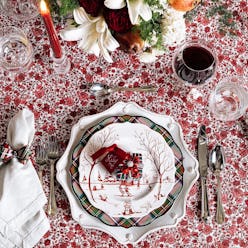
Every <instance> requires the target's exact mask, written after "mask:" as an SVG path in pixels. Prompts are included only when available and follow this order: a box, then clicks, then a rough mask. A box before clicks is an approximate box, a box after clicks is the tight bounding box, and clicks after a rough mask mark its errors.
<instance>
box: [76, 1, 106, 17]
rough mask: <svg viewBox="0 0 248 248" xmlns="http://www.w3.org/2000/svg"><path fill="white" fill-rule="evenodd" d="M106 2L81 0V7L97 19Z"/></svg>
mask: <svg viewBox="0 0 248 248" xmlns="http://www.w3.org/2000/svg"><path fill="white" fill-rule="evenodd" d="M103 2H104V0H79V5H80V6H81V7H83V8H84V9H85V11H86V12H87V13H88V14H90V15H92V16H94V17H96V16H98V15H99V13H100V12H101V9H102V8H103Z"/></svg>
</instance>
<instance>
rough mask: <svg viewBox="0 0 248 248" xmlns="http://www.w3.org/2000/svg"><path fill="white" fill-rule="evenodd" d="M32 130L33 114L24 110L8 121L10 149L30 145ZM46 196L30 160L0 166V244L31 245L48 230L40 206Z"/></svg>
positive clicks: (42, 205)
mask: <svg viewBox="0 0 248 248" xmlns="http://www.w3.org/2000/svg"><path fill="white" fill-rule="evenodd" d="M34 133H35V127H34V115H33V113H32V112H31V111H30V110H28V109H23V110H21V111H20V112H18V113H17V114H16V115H15V116H14V117H13V118H12V119H11V120H10V122H9V125H8V131H7V143H8V144H9V145H10V146H11V148H12V149H13V150H19V149H21V148H23V147H26V146H30V144H31V143H32V141H33V137H34ZM46 201H47V199H46V196H45V194H44V192H43V189H42V186H41V183H40V180H39V178H38V175H37V173H36V171H35V169H34V167H33V164H32V162H31V160H30V159H28V160H27V162H26V163H25V164H23V163H21V162H20V161H19V160H18V159H17V158H15V157H14V158H12V159H11V160H10V161H9V162H7V163H5V164H2V166H1V167H0V247H4V248H6V247H23V248H29V247H33V246H34V245H35V244H36V243H37V242H39V240H40V239H41V237H42V236H43V235H44V234H45V233H46V232H47V231H48V230H49V228H50V226H49V221H48V219H47V217H46V214H45V213H44V210H43V207H44V205H45V203H46Z"/></svg>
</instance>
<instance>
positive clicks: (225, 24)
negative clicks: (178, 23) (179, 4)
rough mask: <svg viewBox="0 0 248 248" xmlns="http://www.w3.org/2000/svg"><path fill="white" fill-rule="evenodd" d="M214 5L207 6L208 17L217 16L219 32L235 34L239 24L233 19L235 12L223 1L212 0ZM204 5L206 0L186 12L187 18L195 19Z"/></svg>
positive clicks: (189, 19)
mask: <svg viewBox="0 0 248 248" xmlns="http://www.w3.org/2000/svg"><path fill="white" fill-rule="evenodd" d="M211 2H212V6H211V7H209V8H207V12H206V17H207V18H213V17H216V18H217V19H218V23H219V27H218V29H219V32H220V33H222V34H230V35H234V34H235V30H236V29H237V27H236V26H237V25H236V23H235V21H234V20H233V12H232V11H231V10H229V9H228V8H227V6H226V5H225V4H223V1H220V0H211ZM201 6H204V1H203V0H202V1H201V3H200V4H199V5H198V6H197V7H196V8H194V9H193V10H191V11H188V12H187V13H186V14H185V19H186V20H188V21H193V19H194V18H195V16H197V14H198V13H199V8H200V7H201Z"/></svg>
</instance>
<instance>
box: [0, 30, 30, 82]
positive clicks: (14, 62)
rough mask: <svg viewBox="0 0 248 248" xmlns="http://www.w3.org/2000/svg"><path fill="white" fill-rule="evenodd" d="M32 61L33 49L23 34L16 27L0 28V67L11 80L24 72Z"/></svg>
mask: <svg viewBox="0 0 248 248" xmlns="http://www.w3.org/2000/svg"><path fill="white" fill-rule="evenodd" d="M32 60H33V48H32V45H31V43H30V42H29V40H28V38H27V37H26V35H25V33H24V32H23V31H22V30H21V29H19V28H16V27H13V26H9V27H8V26H6V27H2V28H0V67H2V68H3V69H4V70H5V71H6V72H8V73H9V76H10V78H11V79H13V78H14V77H15V75H16V74H19V73H21V72H23V71H26V70H27V69H28V68H29V66H30V64H31V62H32Z"/></svg>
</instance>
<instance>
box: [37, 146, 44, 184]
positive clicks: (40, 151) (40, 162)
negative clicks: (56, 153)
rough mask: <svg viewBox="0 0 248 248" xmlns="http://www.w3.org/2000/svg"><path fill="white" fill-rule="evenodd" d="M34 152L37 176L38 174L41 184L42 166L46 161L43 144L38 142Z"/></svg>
mask: <svg viewBox="0 0 248 248" xmlns="http://www.w3.org/2000/svg"><path fill="white" fill-rule="evenodd" d="M35 154H36V160H35V161H36V164H37V165H38V166H39V167H38V176H39V179H40V182H41V184H42V185H43V178H42V173H43V168H44V166H45V164H46V163H47V154H46V149H45V146H44V145H42V144H39V145H38V146H37V147H36V149H35Z"/></svg>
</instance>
